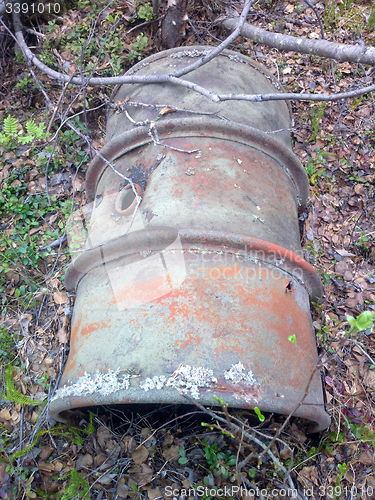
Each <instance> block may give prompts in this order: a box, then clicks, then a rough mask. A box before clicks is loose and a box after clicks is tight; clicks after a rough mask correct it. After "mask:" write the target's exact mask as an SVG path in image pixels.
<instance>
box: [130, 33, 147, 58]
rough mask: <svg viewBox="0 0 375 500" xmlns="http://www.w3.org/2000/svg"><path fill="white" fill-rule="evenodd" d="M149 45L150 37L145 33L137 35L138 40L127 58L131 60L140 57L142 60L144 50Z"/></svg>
mask: <svg viewBox="0 0 375 500" xmlns="http://www.w3.org/2000/svg"><path fill="white" fill-rule="evenodd" d="M147 45H148V37H147V36H146V35H144V34H143V33H140V34H139V35H138V36H137V39H136V41H135V42H134V43H133V44H132V46H131V49H130V52H129V54H128V56H127V59H128V60H129V61H134V59H138V61H140V60H141V59H142V56H143V52H144V51H145V50H146V49H147Z"/></svg>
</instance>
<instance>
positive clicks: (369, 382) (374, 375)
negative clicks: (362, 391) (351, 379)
mask: <svg viewBox="0 0 375 500" xmlns="http://www.w3.org/2000/svg"><path fill="white" fill-rule="evenodd" d="M363 383H364V384H365V385H366V386H367V387H370V388H371V389H375V371H374V370H369V371H368V372H367V373H366V374H365V376H364V379H363Z"/></svg>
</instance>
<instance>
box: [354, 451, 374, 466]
mask: <svg viewBox="0 0 375 500" xmlns="http://www.w3.org/2000/svg"><path fill="white" fill-rule="evenodd" d="M357 460H358V462H360V463H361V464H363V465H367V466H370V465H372V464H373V461H374V455H373V453H371V451H370V450H364V451H362V452H361V453H360V455H359V457H358V458H357Z"/></svg>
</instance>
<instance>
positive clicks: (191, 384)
mask: <svg viewBox="0 0 375 500" xmlns="http://www.w3.org/2000/svg"><path fill="white" fill-rule="evenodd" d="M213 375H214V373H213V371H212V370H210V369H208V368H202V367H193V368H192V367H191V366H189V365H181V366H179V367H178V368H177V370H176V371H175V372H174V373H173V374H172V376H171V377H169V378H168V379H167V378H166V377H164V376H163V375H162V376H160V377H157V376H155V377H153V378H152V379H151V378H146V380H145V381H143V382H141V384H140V387H141V389H143V390H144V391H149V390H150V389H162V388H163V387H173V388H174V389H178V390H180V391H181V392H190V395H191V396H192V397H193V398H194V399H199V389H200V388H202V387H212V386H214V385H215V384H216V383H217V378H215V377H214V376H213Z"/></svg>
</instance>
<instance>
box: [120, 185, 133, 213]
mask: <svg viewBox="0 0 375 500" xmlns="http://www.w3.org/2000/svg"><path fill="white" fill-rule="evenodd" d="M134 199H135V194H134V191H133V190H132V189H130V188H129V189H127V190H126V191H125V195H123V196H122V200H121V201H120V210H126V209H127V208H129V207H130V205H131V204H132V203H133V201H134Z"/></svg>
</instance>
